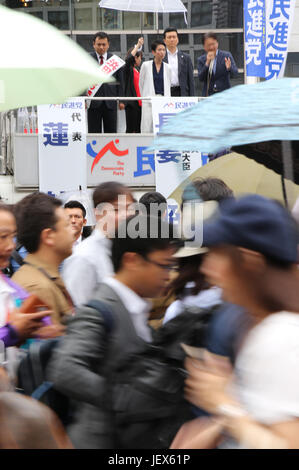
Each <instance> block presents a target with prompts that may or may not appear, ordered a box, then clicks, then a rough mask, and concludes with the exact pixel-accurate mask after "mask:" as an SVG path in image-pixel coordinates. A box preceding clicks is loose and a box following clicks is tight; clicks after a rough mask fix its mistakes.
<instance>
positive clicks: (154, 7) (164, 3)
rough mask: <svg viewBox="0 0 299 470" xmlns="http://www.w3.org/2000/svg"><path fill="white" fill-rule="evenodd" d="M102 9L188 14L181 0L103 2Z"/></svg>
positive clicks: (101, 3)
mask: <svg viewBox="0 0 299 470" xmlns="http://www.w3.org/2000/svg"><path fill="white" fill-rule="evenodd" d="M99 5H100V7H102V8H111V9H112V10H121V11H139V12H154V13H179V12H183V13H187V9H186V7H185V6H184V5H183V3H182V2H181V0H101V2H100V3H99Z"/></svg>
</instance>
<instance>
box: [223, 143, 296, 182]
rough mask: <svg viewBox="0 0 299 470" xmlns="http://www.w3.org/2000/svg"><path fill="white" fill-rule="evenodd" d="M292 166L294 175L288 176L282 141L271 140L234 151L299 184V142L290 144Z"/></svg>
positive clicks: (239, 146)
mask: <svg viewBox="0 0 299 470" xmlns="http://www.w3.org/2000/svg"><path fill="white" fill-rule="evenodd" d="M290 150H291V152H290V155H289V158H290V164H291V167H292V174H287V172H286V171H284V170H285V168H284V165H285V162H284V159H283V143H282V142H281V141H280V140H269V141H267V142H256V143H254V144H247V145H236V146H235V147H233V148H232V151H235V152H237V153H241V154H242V155H245V156H246V157H249V158H252V159H253V160H255V161H256V162H258V163H262V164H263V165H265V166H266V167H267V168H270V169H271V170H274V171H275V172H276V173H278V174H280V175H282V174H283V173H285V177H286V178H289V179H291V180H292V181H294V183H296V184H299V159H298V156H299V140H293V141H292V142H290Z"/></svg>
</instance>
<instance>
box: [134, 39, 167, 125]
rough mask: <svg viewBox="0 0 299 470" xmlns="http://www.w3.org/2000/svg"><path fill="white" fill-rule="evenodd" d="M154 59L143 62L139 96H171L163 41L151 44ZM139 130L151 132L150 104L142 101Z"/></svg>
mask: <svg viewBox="0 0 299 470" xmlns="http://www.w3.org/2000/svg"><path fill="white" fill-rule="evenodd" d="M151 49H152V54H153V55H154V60H149V61H147V62H144V63H143V65H142V67H141V71H140V79H139V88H140V93H141V96H157V95H158V96H159V95H161V96H171V93H170V86H171V68H170V66H169V65H168V64H167V63H165V62H163V59H164V57H165V54H166V46H165V44H164V42H163V41H161V40H158V41H155V42H154V43H153V44H152V46H151ZM141 132H143V133H144V132H153V117H152V104H151V102H148V101H143V102H142V115H141Z"/></svg>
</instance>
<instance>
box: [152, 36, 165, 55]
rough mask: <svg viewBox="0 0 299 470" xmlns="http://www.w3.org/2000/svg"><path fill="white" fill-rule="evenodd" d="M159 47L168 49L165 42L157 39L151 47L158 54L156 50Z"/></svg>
mask: <svg viewBox="0 0 299 470" xmlns="http://www.w3.org/2000/svg"><path fill="white" fill-rule="evenodd" d="M158 46H164V47H165V49H166V46H165V42H164V41H162V39H157V40H156V41H154V42H153V43H152V45H151V51H154V52H156V49H157V47H158Z"/></svg>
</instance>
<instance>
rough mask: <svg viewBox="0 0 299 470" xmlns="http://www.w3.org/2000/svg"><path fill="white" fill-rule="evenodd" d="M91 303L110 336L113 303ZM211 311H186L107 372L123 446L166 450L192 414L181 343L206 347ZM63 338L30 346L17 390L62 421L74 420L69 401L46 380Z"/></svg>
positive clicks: (119, 442) (117, 436) (117, 435)
mask: <svg viewBox="0 0 299 470" xmlns="http://www.w3.org/2000/svg"><path fill="white" fill-rule="evenodd" d="M87 306H88V307H91V308H94V309H96V310H97V311H98V312H99V313H100V314H101V315H102V316H103V317H104V320H105V321H104V324H105V328H106V331H107V334H108V335H109V334H110V333H111V331H112V330H113V328H114V314H113V312H112V311H111V309H110V307H109V306H107V305H106V304H104V303H103V302H99V301H97V300H94V301H91V302H89V303H88V305H87ZM210 317H211V311H209V310H208V311H206V310H199V309H198V311H197V312H196V313H194V312H190V311H185V312H184V313H182V314H181V315H179V316H178V317H176V318H174V319H173V320H171V321H169V322H167V323H166V324H165V325H163V326H162V327H161V328H160V329H159V330H157V331H154V332H153V342H152V343H148V344H146V346H145V347H144V349H143V350H142V351H140V352H139V353H138V354H135V355H134V356H130V355H128V356H127V357H124V358H123V360H122V361H121V363H119V364H117V365H115V367H113V371H112V372H111V374H110V376H109V375H107V382H108V384H109V385H108V389H107V392H108V394H109V396H108V397H107V404H109V405H108V406H110V407H111V410H112V411H113V413H112V415H113V417H114V430H115V443H116V448H119V449H129V448H131V449H132V448H134V449H145V448H148V449H166V448H168V447H169V445H170V443H171V442H172V440H173V438H174V436H175V434H176V433H177V431H178V429H179V428H180V426H181V425H182V424H183V423H184V422H186V421H188V420H190V419H192V418H194V415H193V413H192V411H191V406H190V404H189V403H188V402H186V401H185V399H184V380H185V377H186V374H185V370H184V359H185V353H184V351H183V349H182V348H181V345H180V344H181V343H186V344H189V345H191V346H203V345H204V342H205V332H206V328H207V324H208V322H209V319H210ZM61 341H63V337H61V338H58V339H50V340H42V341H38V342H34V343H32V344H31V345H30V347H29V350H28V352H27V354H26V355H25V357H24V358H23V359H22V360H21V362H20V365H19V369H18V387H19V389H21V390H19V391H21V392H22V393H25V394H26V395H30V396H32V397H33V398H36V399H38V400H40V401H41V402H43V403H45V404H47V405H48V406H49V407H50V408H52V409H53V410H54V411H55V412H56V413H57V415H58V416H59V418H60V419H61V421H62V422H63V424H64V425H67V424H69V423H70V421H71V419H72V407H71V400H70V398H69V397H66V396H65V395H63V394H62V393H60V392H59V391H58V390H56V389H55V384H53V383H52V382H49V381H47V376H46V368H47V365H48V363H49V360H50V358H51V356H52V352H53V349H54V348H56V347H58V346H59V344H60V342H61Z"/></svg>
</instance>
